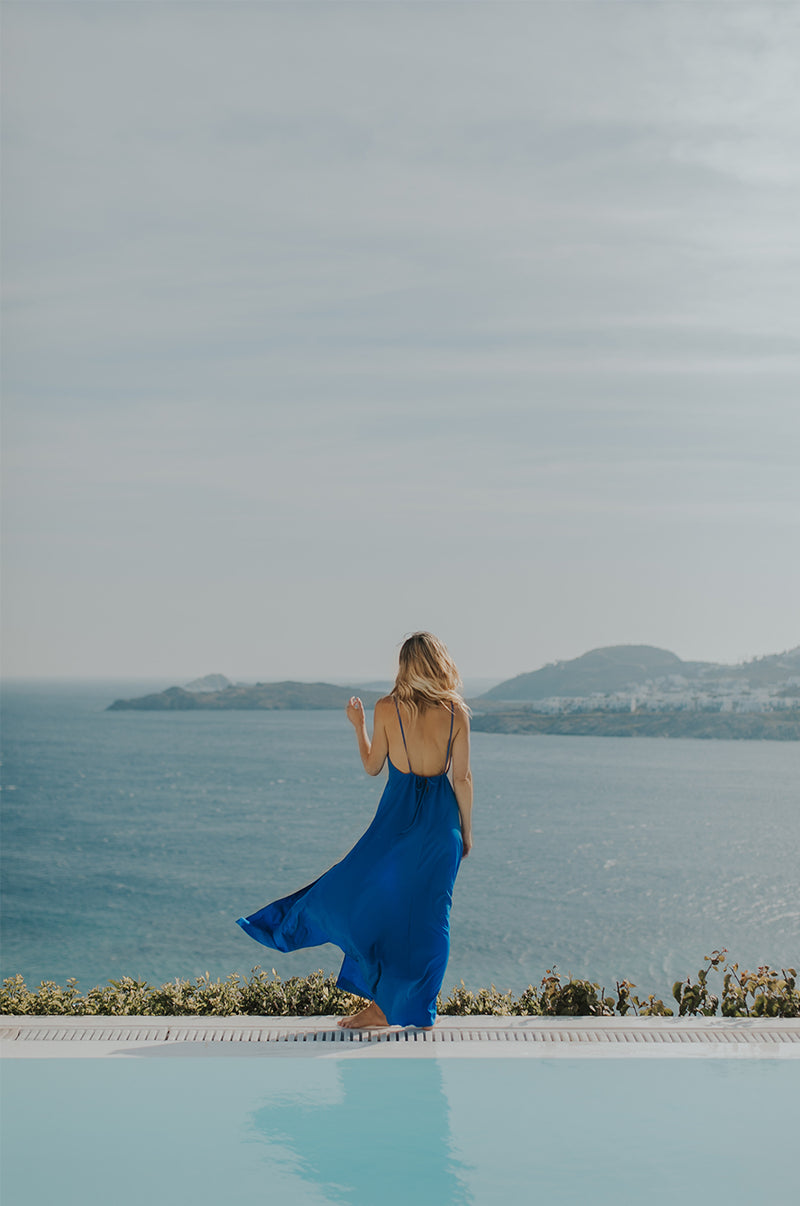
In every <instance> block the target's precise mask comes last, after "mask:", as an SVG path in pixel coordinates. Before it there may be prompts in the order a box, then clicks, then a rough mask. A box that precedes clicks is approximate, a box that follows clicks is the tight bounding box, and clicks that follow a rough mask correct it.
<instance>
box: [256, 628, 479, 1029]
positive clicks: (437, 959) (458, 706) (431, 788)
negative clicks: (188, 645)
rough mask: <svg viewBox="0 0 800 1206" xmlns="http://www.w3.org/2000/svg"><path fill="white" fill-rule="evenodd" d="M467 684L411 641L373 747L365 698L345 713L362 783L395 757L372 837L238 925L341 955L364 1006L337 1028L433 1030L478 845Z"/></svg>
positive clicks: (277, 942)
mask: <svg viewBox="0 0 800 1206" xmlns="http://www.w3.org/2000/svg"><path fill="white" fill-rule="evenodd" d="M460 686H461V681H460V679H459V675H458V671H457V670H456V667H455V664H454V663H453V661H452V659H451V657H450V655H449V653H448V652H447V649H446V648H445V646H444V645H443V644H442V642H441V641H439V640H437V638H436V637H435V636H432V635H431V633H429V632H415V633H414V635H413V636H410V637H409V638H408V640H407V641H406V642H405V643H404V644H403V646H402V648H401V650H400V664H399V669H398V673H397V680H396V682H395V685H394V687H393V689H392V691H391V693H390V694H389V695H387V696H386V697H385V698H384V699H379V700H378V702H377V704H376V705H375V723H374V726H373V733H372V740H371V741H370V739H369V736H368V735H367V726H366V720H365V717H364V705H363V704H362V702H361V700H360V699H358V698H357V697H355V696H353V698H351V700H350V702H349V703H348V705H347V718H348V720H349V721H350V722H351V724H352V725H353V727H354V728H355V730H356V738H357V740H358V749H359V753H360V754H361V761H362V762H363V764H364V769H365V770H366V772H367V774H369V775H377V774H380V772H381V771H382V770H383V767H384V764H385V762H386V760H387V758H388V760H389V781H388V783H387V784H386V788H385V790H384V792H383V795H382V797H381V801H380V804H379V805H378V811H377V813H376V814H375V818H374V820H373V822H372V824H371V825H370V827H369V829H368V830H367V831H366V833H365V834H364V836H363V837H362V838H361V839H360V840H359V841H358V842H357V843H356V845H355V846H354V847H353V849H352V850H351V851H350V853H349V854H347V855H345V857H344V858H343V859H342V861H341V862H339V863H337V864H336V865H335V866H333V867H331V869H330V870H329V871H327V872H326V873H325V874H324V875H323V876H321V877H320V878H319V879H317V880H315V881H314V882H313V883H311V884H308V886H307V887H305V888H301V889H300V891H299V892H295V893H293V894H292V895H291V896H286V897H284V898H283V899H282V900H277V901H275V902H274V903H273V904H270V905H267V906H266V907H265V908H263V909H261V910H260V911H259V912H258V913H253V914H252V916H250V917H247V918H245V917H240V918H239V922H238V924H239V925H240V926H241V927H242V929H243V930H245V932H246V933H248V934H250V936H251V937H252V938H255V939H256V940H257V941H258V942H263V943H264V945H265V946H271V947H274V948H275V949H276V950H279V951H294V950H298V949H300V948H301V947H306V946H319V945H321V944H322V943H325V942H333V943H335V944H336V945H337V946H339V947H341V949H342V950H343V951H344V961H343V963H342V968H341V971H340V972H339V977H338V980H337V984H338V985H339V987H340V988H343V989H345V990H346V991H347V992H352V993H355V994H356V995H357V996H360V997H365V998H367V1000H368V1004H367V1005H366V1006H365V1008H364V1009H361V1010H359V1012H358V1013H356V1014H354V1015H353V1017H350V1018H344V1019H342V1021H341V1022H340V1023H339V1025H340V1026H344V1027H345V1028H348V1029H358V1028H366V1027H371V1026H394V1025H400V1026H420V1027H430V1026H432V1025H433V1023H434V1022H435V1021H436V998H437V996H438V993H439V989H440V988H441V986H442V980H443V979H444V973H445V969H446V967H447V959H448V955H449V953H450V903H451V900H452V894H453V884H454V882H455V878H456V873H457V872H458V868H459V865H460V862H461V859H462V858H463V857H466V855H467V854H469V851H470V849H471V847H472V774H471V772H470V765H469V711H468V709H467V707H466V705H465V703H464V700H463V699H462V697H461V695H460V694H459V687H460ZM451 768H452V785H451V782H450V779H449V778H448V772H449V771H450V770H451Z"/></svg>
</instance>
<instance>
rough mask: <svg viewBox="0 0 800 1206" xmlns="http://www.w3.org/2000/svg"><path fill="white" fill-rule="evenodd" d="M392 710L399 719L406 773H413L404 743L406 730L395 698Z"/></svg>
mask: <svg viewBox="0 0 800 1206" xmlns="http://www.w3.org/2000/svg"><path fill="white" fill-rule="evenodd" d="M394 710H395V712H396V713H397V719H398V720H399V721H400V735H401V736H402V738H403V749H404V750H405V751H406V762H407V763H408V773H409V775H413V773H414V772H413V771H412V769H411V759H410V758H409V756H408V746H407V745H406V731H405V729H404V728H403V718H402V716H401V715H400V709H399V708H398V706H397V700H396V699H395V701H394Z"/></svg>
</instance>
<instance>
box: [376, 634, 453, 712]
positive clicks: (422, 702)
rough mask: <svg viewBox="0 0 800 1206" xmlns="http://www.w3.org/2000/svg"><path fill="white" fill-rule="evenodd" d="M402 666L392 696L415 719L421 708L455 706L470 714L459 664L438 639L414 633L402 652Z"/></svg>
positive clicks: (431, 635)
mask: <svg viewBox="0 0 800 1206" xmlns="http://www.w3.org/2000/svg"><path fill="white" fill-rule="evenodd" d="M399 661H400V665H399V668H398V671H397V678H396V680H395V684H394V687H393V688H392V691H391V695H392V697H393V698H394V699H396V700H397V702H398V703H403V704H405V705H406V707H407V708H408V710H409V712H410V713H411V718H412V720H413V719H416V716H417V713H418V712H419V711H420V709H421V708H426V707H428V706H429V705H431V704H439V703H443V704H448V703H449V704H453V705H454V706H459V707H462V708H464V709H465V710H466V712H467V713H469V708H467V705H466V704H465V703H464V699H463V696H462V695H461V677H460V675H459V673H458V670H457V669H456V664H455V662H454V661H453V659H452V658H451V656H450V654H449V653H448V652H447V646H446V645H444V644H443V643H442V642H441V641H440V640H439V638H438V637H435V636H434V635H433V633H431V632H414V633H412V634H411V636H410V637H408V638H407V639H406V640H405V641H403V644H402V646H401V649H400V658H399Z"/></svg>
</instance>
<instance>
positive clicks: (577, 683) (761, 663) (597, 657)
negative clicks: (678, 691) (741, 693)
mask: <svg viewBox="0 0 800 1206" xmlns="http://www.w3.org/2000/svg"><path fill="white" fill-rule="evenodd" d="M798 676H800V646H798V647H797V648H795V649H791V650H789V651H788V652H786V653H776V654H770V655H769V656H767V657H761V658H755V659H753V661H750V662H742V663H740V664H739V665H736V666H726V665H720V664H717V663H714V662H684V661H682V660H681V659H680V658H679V657H678V656H677V655H676V654H674V653H670V652H669V651H668V650H666V649H658V648H656V647H655V646H653V645H610V646H607V647H605V648H602V649H592V650H590V651H589V652H588V653H584V654H583V655H582V656H581V657H576V658H573V659H571V660H570V661H560V662H553V663H551V664H550V665H547V666H543V667H542V668H541V669H540V670H533V671H531V672H530V673H528V674H518V675H517V676H516V677H515V678H510V679H507V680H506V681H505V682H503V683H500V684H499V685H498V686H496V687H493V688H492V690H491V691H487V692H486V693H485V695H482V696H481V697H480V699H479V700H478V701H476V702H477V704H478V706H480V704H481V703H483V702H484V701H486V702H487V703H489V704H492V703H495V702H499V701H503V702H508V703H513V702H520V703H522V702H531V701H534V700H542V699H552V698H560V699H570V698H583V697H587V696H591V695H593V694H594V693H597V692H600V693H602V694H611V693H613V692H616V691H624V690H633V689H635V688H636V687H640V686H642V685H643V684H645V683H647V682H651V683H652V682H657V681H659V680H667V679H672V680H673V681H675V682H677V681H678V680H685V682H686V683H693V682H694V683H702V684H703V685H704V686H710V685H711V683H712V682H713V681H716V680H727V681H732V680H733V681H737V682H739V683H742V684H747V685H749V686H752V687H768V686H771V687H780V686H781V685H784V684H788V683H789V680H791V679H792V678H797V677H798Z"/></svg>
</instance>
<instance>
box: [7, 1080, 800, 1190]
mask: <svg viewBox="0 0 800 1206" xmlns="http://www.w3.org/2000/svg"><path fill="white" fill-rule="evenodd" d="M798 1100H800V1062H798V1061H781V1060H774V1061H773V1060H764V1061H760V1060H749V1059H748V1060H737V1061H734V1060H720V1059H715V1060H701V1059H697V1060H689V1061H687V1060H679V1061H671V1060H664V1059H662V1060H652V1061H651V1060H646V1059H637V1060H625V1059H619V1060H616V1059H613V1060H609V1059H605V1060H567V1059H558V1060H552V1061H549V1060H527V1059H526V1060H519V1061H515V1060H508V1059H480V1060H476V1059H460V1058H450V1059H447V1060H442V1061H438V1060H435V1059H426V1060H408V1061H405V1060H349V1061H348V1060H347V1059H309V1058H293V1059H290V1060H278V1059H275V1060H270V1059H257V1060H256V1059H253V1060H243V1059H237V1058H219V1059H203V1058H186V1057H184V1058H175V1057H172V1058H169V1057H165V1058H158V1059H125V1060H113V1059H74V1060H73V1059H69V1060H67V1059H42V1060H38V1059H37V1060H7V1061H4V1064H3V1066H2V1098H1V1101H2V1181H1V1182H0V1190H1V1191H2V1202H3V1206H22V1204H25V1206H39V1204H40V1203H41V1204H43V1203H46V1202H50V1201H54V1202H58V1203H59V1206H71V1204H72V1203H75V1206H78V1204H79V1203H80V1204H81V1206H94V1204H95V1203H97V1204H98V1206H99V1204H100V1203H102V1204H103V1206H107V1204H108V1203H109V1202H112V1203H113V1204H114V1206H129V1204H130V1206H134V1203H135V1204H136V1206H141V1203H143V1202H155V1203H170V1204H171V1206H206V1204H208V1206H211V1204H212V1203H213V1204H214V1206H218V1204H219V1203H221V1202H233V1201H237V1202H246V1203H254V1204H255V1203H261V1202H264V1203H266V1202H273V1201H278V1202H281V1203H284V1204H285V1206H325V1204H326V1203H331V1204H337V1206H340V1204H352V1206H362V1204H364V1206H377V1204H380V1206H394V1204H395V1203H396V1204H398V1206H399V1204H401V1203H402V1204H403V1206H408V1204H409V1203H411V1204H412V1206H428V1204H431V1206H434V1204H435V1206H449V1204H451V1203H452V1204H459V1206H460V1204H463V1206H473V1204H474V1206H484V1204H485V1206H495V1204H496V1203H500V1202H519V1201H526V1202H527V1201H534V1200H535V1201H542V1202H546V1203H547V1204H548V1206H552V1204H561V1203H564V1204H565V1206H566V1204H567V1203H569V1204H570V1206H574V1203H577V1202H580V1201H582V1200H584V1197H585V1200H587V1201H591V1202H592V1206H606V1204H608V1206H612V1204H613V1206H627V1204H628V1203H631V1204H633V1203H636V1204H637V1206H640V1204H641V1203H642V1202H647V1203H648V1204H649V1206H651V1204H656V1206H658V1204H660V1203H665V1204H666V1203H669V1206H674V1203H675V1201H676V1200H678V1199H677V1197H676V1195H677V1194H679V1193H684V1192H685V1193H687V1194H690V1195H691V1200H693V1201H701V1200H703V1198H704V1197H705V1196H706V1195H707V1197H708V1200H714V1201H719V1202H724V1203H726V1206H738V1204H739V1203H742V1204H744V1203H750V1202H752V1201H754V1200H758V1199H760V1198H761V1197H762V1196H763V1195H764V1194H765V1192H766V1190H767V1187H768V1189H769V1196H770V1198H771V1199H772V1200H779V1199H780V1198H781V1196H782V1195H786V1193H787V1191H790V1190H791V1189H792V1188H793V1187H796V1185H797V1177H796V1173H795V1170H794V1167H793V1164H794V1156H793V1153H794V1149H795V1147H796V1142H797V1123H798V1106H797V1102H798Z"/></svg>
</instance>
